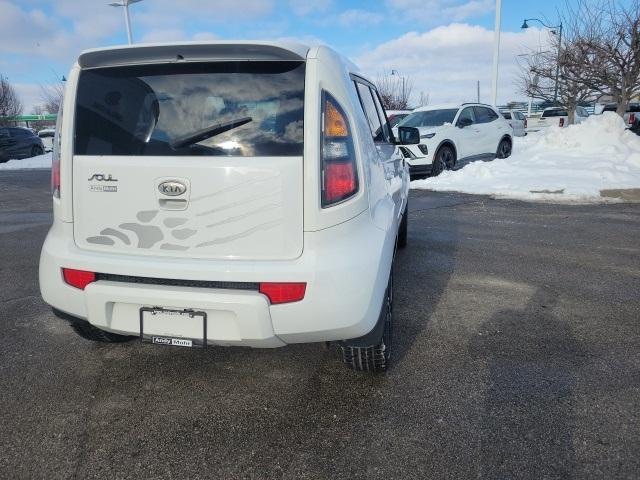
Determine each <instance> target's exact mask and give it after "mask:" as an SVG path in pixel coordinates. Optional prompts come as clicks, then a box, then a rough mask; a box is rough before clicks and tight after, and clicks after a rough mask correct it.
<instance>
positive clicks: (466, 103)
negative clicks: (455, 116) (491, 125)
mask: <svg viewBox="0 0 640 480" xmlns="http://www.w3.org/2000/svg"><path fill="white" fill-rule="evenodd" d="M460 105H484V106H485V107H493V105H490V104H488V103H482V102H462V103H461V104H460Z"/></svg>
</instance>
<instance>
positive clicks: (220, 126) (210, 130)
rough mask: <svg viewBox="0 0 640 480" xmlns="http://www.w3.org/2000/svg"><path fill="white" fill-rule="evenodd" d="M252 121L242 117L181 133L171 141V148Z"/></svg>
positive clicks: (189, 143) (191, 143) (209, 136)
mask: <svg viewBox="0 0 640 480" xmlns="http://www.w3.org/2000/svg"><path fill="white" fill-rule="evenodd" d="M252 121H253V118H251V117H242V118H236V119H235V120H230V121H228V122H224V123H216V124H215V125H209V126H208V127H205V128H203V129H201V130H198V131H196V132H193V133H188V134H187V135H182V136H180V137H178V138H176V139H175V140H174V141H172V142H171V144H170V145H171V148H173V149H176V148H182V147H187V146H189V145H193V144H194V143H198V142H201V141H202V140H206V139H207V138H211V137H215V136H216V135H220V134H221V133H224V132H228V131H229V130H232V129H234V128H237V127H241V126H242V125H245V124H247V123H249V122H252Z"/></svg>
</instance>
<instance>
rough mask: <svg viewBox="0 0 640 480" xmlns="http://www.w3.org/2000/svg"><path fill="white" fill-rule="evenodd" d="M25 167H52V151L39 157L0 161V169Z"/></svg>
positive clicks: (20, 168)
mask: <svg viewBox="0 0 640 480" xmlns="http://www.w3.org/2000/svg"><path fill="white" fill-rule="evenodd" d="M24 168H51V152H49V153H45V154H44V155H38V156H37V157H31V158H23V159H22V160H9V161H8V162H7V163H0V170H22V169H24Z"/></svg>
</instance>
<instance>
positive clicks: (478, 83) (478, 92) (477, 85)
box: [476, 80, 480, 103]
mask: <svg viewBox="0 0 640 480" xmlns="http://www.w3.org/2000/svg"><path fill="white" fill-rule="evenodd" d="M476 87H478V91H477V94H478V95H477V97H478V103H480V80H478V82H477V84H476Z"/></svg>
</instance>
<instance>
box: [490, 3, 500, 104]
mask: <svg viewBox="0 0 640 480" xmlns="http://www.w3.org/2000/svg"><path fill="white" fill-rule="evenodd" d="M501 21H502V0H496V20H495V27H494V33H493V79H492V81H491V89H492V93H491V96H492V97H491V99H492V100H493V101H492V104H493V105H496V104H497V103H498V60H499V59H500V25H501Z"/></svg>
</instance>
